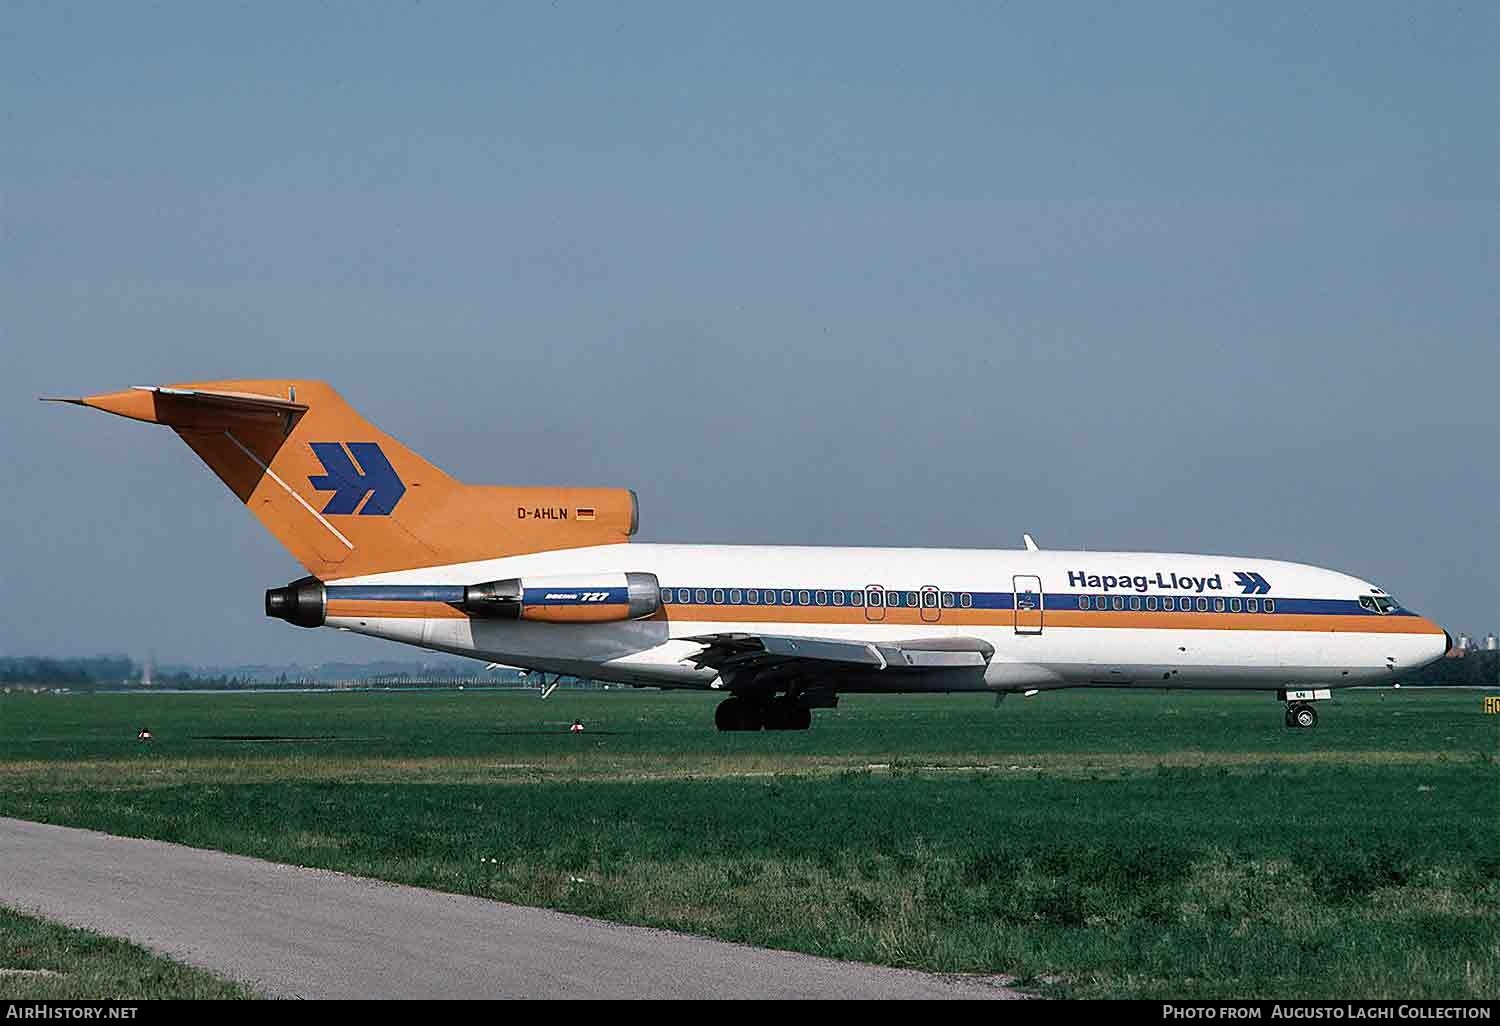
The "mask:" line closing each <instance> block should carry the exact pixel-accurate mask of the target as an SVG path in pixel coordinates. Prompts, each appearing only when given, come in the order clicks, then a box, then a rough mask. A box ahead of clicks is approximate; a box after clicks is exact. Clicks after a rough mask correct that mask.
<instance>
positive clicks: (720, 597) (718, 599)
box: [714, 588, 724, 606]
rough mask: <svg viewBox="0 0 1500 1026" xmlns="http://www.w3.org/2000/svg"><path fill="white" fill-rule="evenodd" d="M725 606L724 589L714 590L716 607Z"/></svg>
mask: <svg viewBox="0 0 1500 1026" xmlns="http://www.w3.org/2000/svg"><path fill="white" fill-rule="evenodd" d="M723 604H724V589H723V588H715V589H714V605H716V606H722V605H723Z"/></svg>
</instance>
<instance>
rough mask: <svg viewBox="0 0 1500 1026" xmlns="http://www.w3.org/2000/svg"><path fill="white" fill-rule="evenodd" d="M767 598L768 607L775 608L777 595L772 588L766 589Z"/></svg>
mask: <svg viewBox="0 0 1500 1026" xmlns="http://www.w3.org/2000/svg"><path fill="white" fill-rule="evenodd" d="M765 598H766V605H768V606H774V605H775V604H776V593H775V592H774V591H772V590H771V589H770V588H767V589H766V595H765Z"/></svg>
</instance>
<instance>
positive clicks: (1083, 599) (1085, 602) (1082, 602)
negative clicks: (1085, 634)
mask: <svg viewBox="0 0 1500 1026" xmlns="http://www.w3.org/2000/svg"><path fill="white" fill-rule="evenodd" d="M1088 607H1089V597H1088V596H1087V595H1079V596H1078V608H1079V609H1087V608H1088Z"/></svg>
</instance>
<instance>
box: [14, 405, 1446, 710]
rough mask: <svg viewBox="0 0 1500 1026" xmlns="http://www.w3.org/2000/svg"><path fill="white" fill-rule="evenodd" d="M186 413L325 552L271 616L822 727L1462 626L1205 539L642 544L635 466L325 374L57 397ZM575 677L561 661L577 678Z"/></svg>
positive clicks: (270, 520)
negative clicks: (440, 451)
mask: <svg viewBox="0 0 1500 1026" xmlns="http://www.w3.org/2000/svg"><path fill="white" fill-rule="evenodd" d="M43 399H44V400H45V401H54V402H69V403H75V404H78V405H81V406H87V407H91V408H93V409H97V410H102V411H105V412H108V413H113V414H117V415H119V416H122V417H127V418H130V419H133V420H139V421H144V422H147V423H152V424H162V425H165V426H167V427H170V428H172V429H173V430H174V431H175V432H176V433H177V434H178V436H179V437H181V438H182V440H183V441H185V442H186V443H187V444H188V446H189V447H190V448H192V450H193V451H194V452H195V453H197V454H198V456H199V457H200V458H201V459H202V460H203V462H205V463H206V464H208V466H209V467H210V468H211V469H212V470H213V471H214V473H216V474H217V475H218V476H219V478H220V479H221V480H222V481H223V482H224V483H225V484H226V485H228V486H229V488H230V490H231V491H233V492H234V494H235V495H236V496H238V497H239V499H240V501H241V502H243V503H244V504H245V505H246V507H248V508H249V510H250V511H251V512H252V513H253V514H255V516H256V517H257V518H258V519H259V520H260V521H261V523H262V524H264V525H265V527H266V528H267V529H268V530H269V531H270V532H271V534H272V535H274V536H275V537H276V539H277V540H278V541H279V542H281V544H282V545H283V546H285V547H286V548H287V549H288V550H289V551H290V552H291V554H292V555H293V556H294V557H295V558H296V559H297V561H298V562H299V563H301V565H302V566H303V567H304V568H305V569H306V570H307V571H308V576H306V577H303V578H301V579H300V580H296V581H293V582H291V583H290V584H287V585H285V586H284V587H279V588H271V589H270V590H268V591H267V592H266V594H265V610H266V615H268V616H271V617H276V618H279V619H282V620H285V621H287V622H288V623H291V624H295V625H297V626H299V627H308V628H312V627H331V628H333V629H335V630H340V631H350V632H353V633H356V634H365V635H369V636H372V637H377V638H387V639H390V640H393V641H398V642H403V643H406V644H410V645H415V646H419V647H421V648H424V649H431V650H434V651H439V652H447V653H453V654H456V655H462V656H471V657H475V658H479V659H484V660H487V661H490V662H492V663H503V664H506V665H511V666H517V667H523V668H526V669H528V670H532V671H539V672H541V673H542V674H543V680H544V682H545V680H546V675H547V674H553V675H557V676H561V675H567V676H575V677H583V678H588V679H593V680H598V681H609V682H616V683H621V684H629V685H636V686H648V687H657V688H693V689H703V690H707V691H716V692H720V693H722V694H723V695H724V698H723V700H722V701H721V702H720V703H719V704H718V706H717V708H716V710H715V713H714V722H715V725H716V726H717V727H718V729H719V730H722V731H756V730H762V729H765V730H806V729H807V728H808V727H809V726H810V724H811V722H812V710H814V709H820V708H832V707H834V706H836V705H837V704H838V699H839V695H840V694H850V693H877V692H878V693H950V692H980V693H993V694H995V695H996V696H997V698H996V700H997V702H998V701H999V699H1000V698H1003V697H1004V696H1005V695H1006V694H1009V693H1012V692H1021V693H1023V694H1026V695H1028V696H1030V695H1034V694H1036V693H1038V692H1041V691H1045V690H1049V689H1056V688H1070V687H1113V688H1182V689H1244V690H1256V691H1267V692H1275V693H1276V696H1277V700H1278V701H1280V702H1283V703H1285V722H1286V725H1287V726H1288V727H1295V728H1308V727H1312V726H1314V725H1316V723H1317V720H1318V715H1317V711H1316V708H1315V706H1314V704H1313V703H1315V702H1318V701H1322V700H1326V699H1328V698H1329V697H1331V694H1332V690H1333V689H1334V688H1339V687H1346V686H1350V685H1355V684H1373V683H1381V682H1384V683H1396V682H1397V681H1398V679H1399V677H1400V675H1401V674H1402V673H1404V672H1406V671H1410V670H1413V669H1415V668H1417V667H1420V666H1424V665H1426V664H1427V663H1429V662H1432V661H1433V660H1435V659H1438V658H1439V657H1441V656H1442V655H1443V654H1444V653H1445V652H1447V651H1448V649H1449V648H1451V647H1452V639H1451V637H1449V635H1448V633H1447V632H1446V631H1444V630H1443V628H1442V627H1440V626H1438V625H1437V624H1436V623H1434V622H1433V621H1431V620H1429V619H1427V618H1426V617H1423V616H1420V615H1418V614H1417V613H1415V612H1413V611H1411V610H1409V609H1406V608H1405V607H1403V606H1402V605H1400V603H1398V602H1397V601H1396V600H1395V599H1394V598H1392V597H1391V596H1390V595H1389V594H1388V593H1387V592H1385V591H1383V590H1382V589H1380V588H1378V587H1376V586H1375V585H1373V584H1371V583H1370V582H1369V581H1365V580H1362V579H1360V578H1357V577H1352V576H1349V575H1347V574H1343V573H1339V572H1337V571H1334V570H1326V569H1322V568H1320V567H1315V566H1308V565H1304V564H1300V563H1290V562H1283V561H1278V560H1269V559H1258V558H1247V557H1239V556H1211V555H1192V554H1185V553H1145V552H1090V551H1063V550H1056V551H1053V550H1042V549H1041V548H1039V547H1038V546H1037V545H1036V543H1035V542H1034V541H1033V540H1032V539H1031V537H1030V535H1026V536H1025V538H1024V541H1025V547H1024V548H1023V549H1019V550H968V549H922V548H906V549H903V548H814V547H797V546H763V545H755V546H749V545H658V544H644V543H631V542H630V538H631V537H632V536H633V535H634V534H635V533H636V527H637V522H638V509H637V502H636V495H635V493H634V492H633V491H631V490H628V489H623V488H548V487H510V486H492V485H472V484H465V483H462V482H460V481H457V480H455V479H453V478H452V477H449V476H448V475H447V474H445V473H443V471H441V470H439V469H438V468H437V467H435V466H433V465H432V464H431V463H429V462H427V461H426V460H425V459H423V458H422V457H420V456H418V455H417V454H416V453H414V452H412V451H411V450H410V449H408V448H406V447H405V446H404V445H402V444H401V443H400V442H398V441H396V440H395V439H394V438H391V437H390V436H389V435H386V434H384V433H383V432H381V431H380V430H379V429H377V428H376V427H374V426H373V425H371V424H370V423H369V422H367V421H366V420H364V419H363V418H362V417H361V416H360V415H359V414H358V413H356V412H355V410H354V409H353V408H352V407H351V406H350V405H349V404H347V403H346V402H345V401H344V400H343V398H341V397H340V396H339V394H338V393H337V392H336V391H334V390H333V388H331V387H330V386H329V385H327V384H326V383H323V382H319V381H303V380H274V379H272V380H263V379H257V380H232V381H206V382H198V383H186V384H177V385H165V386H136V387H134V388H130V389H126V390H124V391H118V392H109V393H103V394H99V395H91V396H86V397H80V398H57V397H43ZM554 679H556V678H555V677H554Z"/></svg>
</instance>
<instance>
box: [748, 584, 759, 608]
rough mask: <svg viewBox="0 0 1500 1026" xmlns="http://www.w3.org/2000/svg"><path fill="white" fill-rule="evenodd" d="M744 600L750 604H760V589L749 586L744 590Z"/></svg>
mask: <svg viewBox="0 0 1500 1026" xmlns="http://www.w3.org/2000/svg"><path fill="white" fill-rule="evenodd" d="M745 602H746V603H748V604H749V605H752V606H758V605H760V591H759V590H758V589H756V588H751V589H750V590H749V591H747V592H745Z"/></svg>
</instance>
